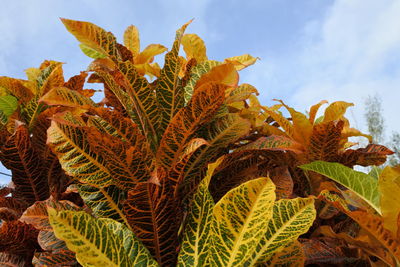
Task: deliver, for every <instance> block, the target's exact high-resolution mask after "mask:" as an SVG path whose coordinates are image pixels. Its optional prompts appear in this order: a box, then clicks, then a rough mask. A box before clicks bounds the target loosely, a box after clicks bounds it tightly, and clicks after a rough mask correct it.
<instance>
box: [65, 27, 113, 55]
mask: <svg viewBox="0 0 400 267" xmlns="http://www.w3.org/2000/svg"><path fill="white" fill-rule="evenodd" d="M61 21H62V23H63V24H64V25H65V27H66V28H67V30H68V31H69V32H70V33H71V34H73V35H74V36H75V38H76V39H77V40H78V41H79V42H81V43H82V44H84V45H85V47H87V48H90V49H92V50H95V51H97V52H98V53H100V54H101V55H107V56H112V57H115V58H118V50H117V47H116V46H117V44H116V39H115V37H114V35H113V34H112V33H110V32H106V31H105V30H103V29H102V28H100V27H98V26H96V25H94V24H93V23H90V22H85V21H76V20H70V19H61Z"/></svg>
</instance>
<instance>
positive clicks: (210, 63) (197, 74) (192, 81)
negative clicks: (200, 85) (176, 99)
mask: <svg viewBox="0 0 400 267" xmlns="http://www.w3.org/2000/svg"><path fill="white" fill-rule="evenodd" d="M220 64H222V63H221V62H218V61H215V60H206V61H204V62H202V63H199V64H197V65H196V66H194V67H193V68H192V69H191V72H190V77H189V78H188V81H187V83H186V85H185V88H184V94H185V103H187V102H189V100H190V98H191V97H192V95H193V93H194V88H195V86H196V83H197V81H198V80H199V79H200V78H201V76H202V75H203V74H205V73H207V72H209V71H210V70H211V69H212V68H213V67H215V66H218V65H220Z"/></svg>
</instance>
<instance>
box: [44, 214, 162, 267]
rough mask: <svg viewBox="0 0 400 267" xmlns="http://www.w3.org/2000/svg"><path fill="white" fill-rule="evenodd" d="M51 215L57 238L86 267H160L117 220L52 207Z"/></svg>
mask: <svg viewBox="0 0 400 267" xmlns="http://www.w3.org/2000/svg"><path fill="white" fill-rule="evenodd" d="M48 213H49V219H50V223H51V225H52V227H53V229H54V232H55V234H56V236H57V237H58V238H60V239H62V240H64V241H65V242H66V243H67V246H68V248H69V249H71V250H72V251H74V252H75V253H76V258H77V260H78V262H79V263H81V264H82V265H91V266H126V267H128V266H135V265H136V266H157V263H156V262H155V261H154V260H153V259H152V257H151V255H150V254H149V252H148V250H147V249H146V248H145V247H144V246H143V245H142V244H141V243H140V241H138V240H137V239H136V237H135V236H134V235H133V233H132V232H131V231H129V230H128V229H127V228H126V227H125V226H123V225H122V224H120V223H118V222H116V221H113V220H111V219H95V218H93V217H91V216H90V215H89V214H87V213H85V212H72V211H59V212H57V211H56V210H54V209H52V208H49V210H48Z"/></svg>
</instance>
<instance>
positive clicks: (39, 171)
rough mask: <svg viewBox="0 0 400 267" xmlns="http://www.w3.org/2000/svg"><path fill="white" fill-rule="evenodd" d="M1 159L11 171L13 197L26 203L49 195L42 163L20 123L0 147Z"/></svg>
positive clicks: (43, 198) (25, 129) (27, 133)
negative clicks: (13, 187)
mask: <svg viewBox="0 0 400 267" xmlns="http://www.w3.org/2000/svg"><path fill="white" fill-rule="evenodd" d="M1 159H2V163H3V164H4V166H5V167H6V168H8V169H10V170H11V172H12V181H13V183H14V185H15V191H14V193H13V195H14V196H15V197H17V198H20V199H22V200H24V201H26V202H27V203H28V204H32V203H34V202H35V201H38V200H45V199H47V198H48V197H49V187H48V183H47V180H46V176H45V174H44V173H43V170H44V169H43V164H44V163H43V161H42V160H41V159H40V158H39V157H38V156H37V154H36V151H35V149H34V147H33V146H32V142H31V140H30V136H29V132H28V129H27V128H26V127H25V126H24V125H20V126H19V127H18V128H17V129H16V132H15V134H14V135H12V136H11V137H10V138H9V139H8V140H7V142H6V143H5V145H4V146H3V147H2V148H1Z"/></svg>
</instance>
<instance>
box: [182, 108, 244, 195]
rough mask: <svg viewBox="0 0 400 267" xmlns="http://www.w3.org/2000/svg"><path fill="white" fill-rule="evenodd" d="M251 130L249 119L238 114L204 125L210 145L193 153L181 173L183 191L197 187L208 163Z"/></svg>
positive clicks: (205, 135)
mask: <svg viewBox="0 0 400 267" xmlns="http://www.w3.org/2000/svg"><path fill="white" fill-rule="evenodd" d="M249 131H250V123H249V121H247V120H246V119H243V118H241V117H240V116H239V115H238V114H229V115H227V116H225V117H222V118H220V119H218V120H216V121H214V122H213V123H210V124H209V125H208V126H207V127H204V128H203V132H204V133H205V134H204V136H203V137H204V138H206V141H207V144H208V145H207V146H203V147H201V148H200V149H199V151H198V152H196V153H195V154H193V156H192V157H191V158H190V160H189V162H187V164H186V166H185V168H184V170H183V172H182V173H181V174H180V175H181V178H180V179H179V180H180V181H182V184H180V187H181V189H183V190H184V191H183V192H190V188H191V187H195V186H196V184H197V183H198V182H199V181H200V179H201V178H202V177H201V175H202V174H203V173H204V172H205V171H204V170H205V169H206V168H207V164H208V163H211V162H212V161H213V160H216V159H217V158H218V157H219V156H221V154H222V153H223V152H224V150H225V149H226V147H227V146H229V145H230V144H233V143H234V142H236V141H237V140H238V139H240V138H241V137H243V136H245V135H247V134H248V133H249Z"/></svg>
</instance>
